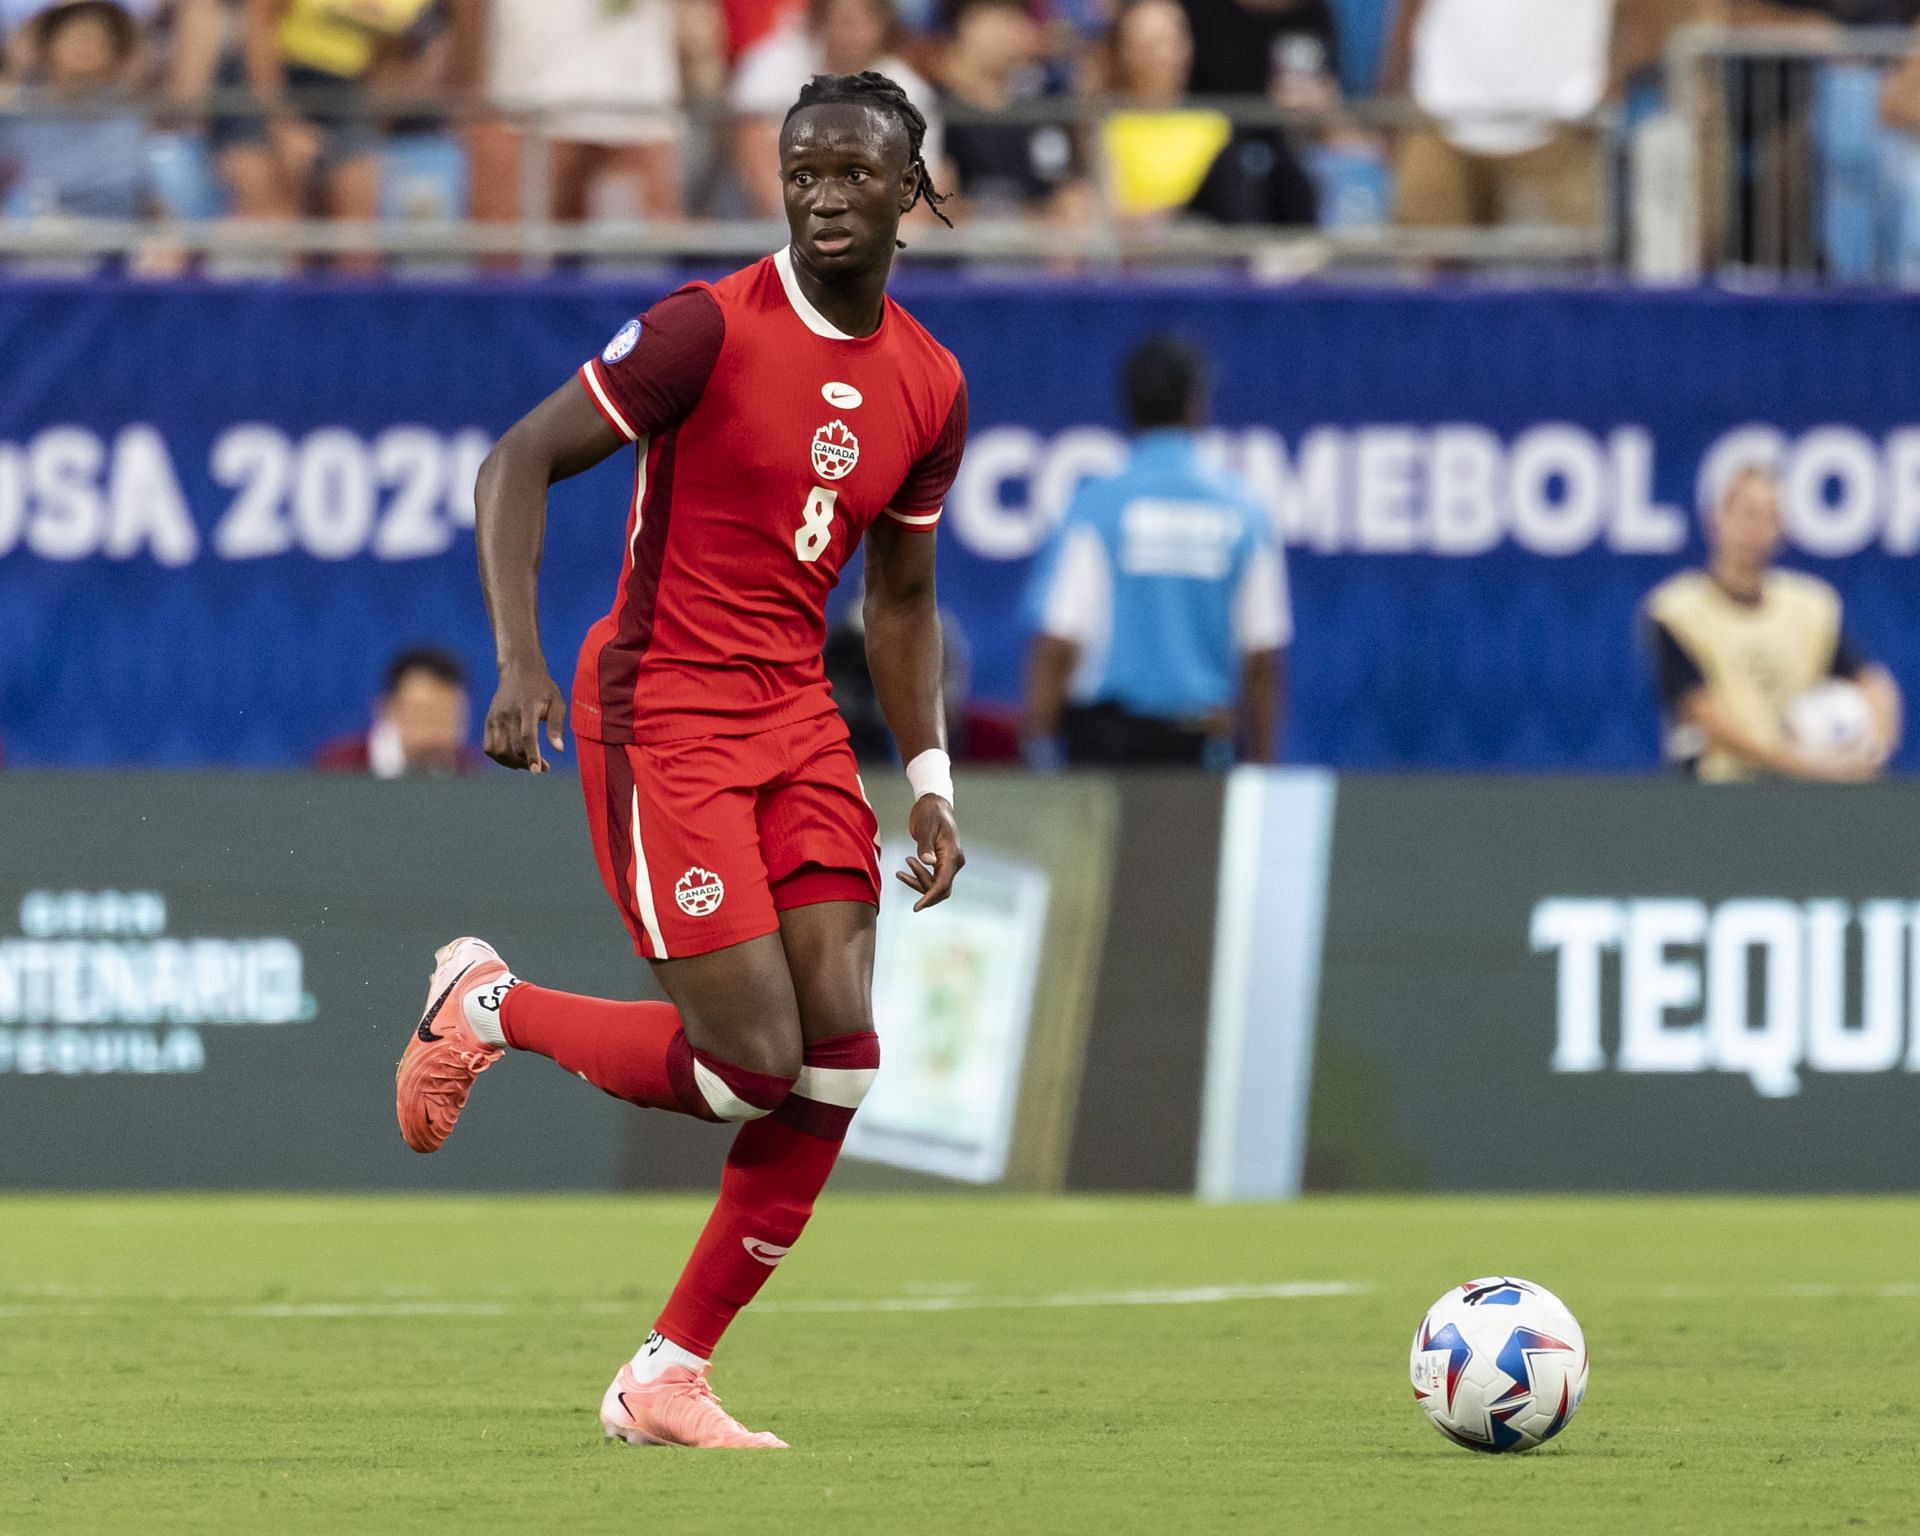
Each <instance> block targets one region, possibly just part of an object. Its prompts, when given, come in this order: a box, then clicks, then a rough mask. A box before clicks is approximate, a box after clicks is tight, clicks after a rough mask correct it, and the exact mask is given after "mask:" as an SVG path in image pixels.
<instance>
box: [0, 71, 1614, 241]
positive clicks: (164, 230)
mask: <svg viewBox="0 0 1920 1536" xmlns="http://www.w3.org/2000/svg"><path fill="white" fill-rule="evenodd" d="M302 105H303V103H302V101H301V100H300V98H299V97H298V96H297V95H294V94H292V93H290V95H289V98H288V101H287V106H288V107H290V108H293V109H298V108H299V107H301V106H302ZM313 105H314V106H315V107H316V109H324V111H325V112H326V113H327V114H328V115H331V116H334V117H340V116H343V115H349V114H354V115H360V116H364V117H366V118H369V119H372V120H375V121H376V122H377V123H381V124H384V123H389V122H394V121H412V122H426V123H430V124H432V125H434V129H433V131H431V132H429V133H427V134H424V135H411V136H402V137H398V138H393V139H389V140H387V141H386V142H385V144H384V146H383V151H382V152H383V154H384V155H386V157H387V162H388V163H387V166H386V173H387V174H386V180H387V182H388V191H387V193H386V194H385V195H383V200H382V201H383V207H382V216H381V217H379V218H377V219H374V220H371V221H350V220H338V219H319V218H303V219H296V220H284V221H283V220H242V219H238V218H233V217H229V216H227V215H226V214H225V212H224V210H223V207H222V194H221V192H220V189H219V187H218V183H217V180H216V173H215V168H214V164H213V159H212V156H211V154H210V152H209V151H207V150H206V149H205V147H204V144H203V140H202V136H201V132H200V130H199V128H198V125H199V124H203V123H205V122H208V121H213V120H217V119H219V118H222V117H241V116H258V115H259V113H260V106H259V103H258V102H257V101H255V100H254V99H253V98H251V97H250V96H249V95H247V94H246V93H244V92H221V93H215V94H214V95H212V96H210V97H208V98H207V99H206V100H205V101H204V102H196V103H194V106H193V110H192V112H191V113H190V114H187V116H188V117H190V118H191V120H192V121H193V123H194V125H195V126H192V127H175V128H172V129H169V128H167V127H166V126H165V125H167V124H180V123H182V121H183V113H182V108H181V105H180V103H179V102H178V101H177V100H173V99H163V98H159V97H145V98H138V97H113V98H109V99H102V100H97V101H95V100H74V99H70V98H60V97H55V96H52V95H49V94H47V93H44V92H39V93H36V92H31V91H20V92H16V93H13V94H11V95H8V96H4V97H0V129H4V127H5V126H6V122H7V120H8V119H10V118H32V117H54V118H64V119H72V120H74V121H76V122H85V121H88V120H94V121H98V120H100V119H102V118H106V117H126V116H128V115H129V114H139V115H144V116H145V117H146V118H147V120H148V121H149V122H150V123H152V124H155V125H159V126H157V127H156V129H155V131H154V133H153V135H152V140H151V144H150V155H151V157H152V159H153V160H154V163H155V165H156V168H157V171H158V173H159V181H160V182H161V183H162V186H161V195H160V198H159V202H158V210H157V212H156V214H155V216H153V217H147V218H138V219H110V218H86V217H79V216H75V215H72V214H68V213H63V212H58V211H47V210H46V209H45V208H44V207H37V206H36V205H35V200H34V198H33V196H32V195H31V189H29V188H25V187H22V186H20V185H15V186H14V187H13V189H12V191H11V193H10V194H8V195H7V196H6V197H5V200H4V201H0V262H5V263H7V264H8V265H9V266H10V267H11V268H12V269H14V270H19V269H20V267H21V266H22V265H23V264H25V265H27V266H28V267H29V268H32V267H34V266H52V267H54V268H55V269H58V267H59V264H60V263H62V262H65V263H69V264H73V263H84V262H88V261H94V260H98V259H101V258H123V259H126V260H128V261H129V262H131V263H139V262H141V261H143V260H148V264H149V265H150V266H153V267H154V268H156V269H159V270H167V269H169V267H170V266H171V265H173V264H177V263H179V262H182V261H203V262H204V263H205V264H206V265H207V266H208V267H209V268H212V269H215V270H221V269H227V270H233V271H236V272H246V271H249V270H253V271H258V270H261V269H267V270H271V269H273V268H274V267H275V266H276V264H277V265H278V267H280V268H281V269H284V268H286V267H287V266H289V265H291V264H294V263H297V262H300V261H302V260H306V259H310V258H324V257H327V256H334V255H343V254H357V255H367V254H375V255H378V256H380V257H381V258H383V259H387V260H390V261H393V262H395V263H398V264H400V265H402V266H411V267H426V268H428V269H436V270H446V269H449V268H450V269H453V270H459V269H460V268H461V266H462V265H463V264H471V263H475V262H482V263H489V264H492V265H500V264H508V265H512V266H515V267H517V268H519V269H521V270H530V271H539V270H543V269H546V268H549V267H551V266H553V265H554V264H556V263H560V262H570V263H579V262H585V263H590V264H591V263H601V264H606V265H610V266H619V265H647V264H654V265H658V264H673V263H687V262H703V261H725V260H732V259H739V258H743V257H751V256H757V255H760V254H763V253H764V252H765V251H767V250H768V249H770V248H772V247H773V246H775V245H777V244H778V243H780V241H781V239H782V238H784V231H783V229H782V226H781V225H780V224H779V223H777V222H773V221H768V220H762V219H756V218H750V217H740V216H724V215H723V216H720V217H700V216H695V217H692V218H689V219H687V220H686V221H684V222H665V221H653V222H647V221H642V220H639V219H637V218H606V217H601V218H593V219H590V220H587V221H584V222H562V221H557V220H553V219H550V218H540V217H533V218H523V219H520V220H518V221H516V222H512V223H487V222H482V221H479V220H474V219H469V218H467V217H465V216H464V212H463V209H462V207H461V204H462V203H463V201H464V193H463V190H461V189H458V188H457V187H456V186H455V183H457V182H459V181H460V180H461V179H463V177H464V169H463V162H462V158H461V155H460V153H459V149H458V141H457V131H458V129H459V128H460V127H461V126H462V125H464V124H467V123H471V122H474V121H478V120H488V121H493V122H505V123H508V124H510V125H512V126H513V127H515V128H517V129H518V130H520V132H521V135H522V139H521V143H522V154H521V164H520V182H521V197H520V202H521V206H522V207H525V208H545V207H547V206H549V199H548V196H547V192H548V187H549V182H550V151H551V143H552V140H553V138H554V135H553V134H552V132H551V128H550V124H551V123H552V122H553V121H554V120H555V119H557V118H559V117H560V116H562V115H564V114H577V113H580V112H591V113H594V114H596V115H608V116H617V115H623V114H624V115H630V116H643V117H648V118H655V117H657V115H658V113H657V109H650V110H645V111H641V110H638V109H635V108H633V107H632V106H631V105H629V104H623V103H617V102H614V103H602V102H593V101H582V102H574V103H569V104H567V105H566V106H565V107H564V108H559V107H549V108H546V109H543V110H539V111H535V110H526V109H515V108H513V107H511V106H506V107H503V106H502V105H501V104H499V103H497V102H492V101H485V100H482V99H479V98H476V97H471V96H454V95H449V96H435V97H433V98H430V99H421V98H399V97H374V98H369V99H367V100H366V101H364V102H362V103H357V104H356V103H342V102H339V101H337V100H334V99H331V98H329V99H327V100H325V101H323V102H315V103H313ZM1190 105H1191V106H1192V107H1193V108H1195V109H1200V110H1206V111H1210V112H1216V113H1218V114H1220V115H1221V116H1223V117H1224V118H1226V119H1227V120H1228V121H1229V122H1230V123H1231V124H1232V125H1233V127H1234V129H1235V130H1236V131H1238V130H1243V129H1281V130H1287V131H1290V132H1292V133H1294V134H1297V135H1299V136H1300V142H1301V143H1302V144H1303V145H1310V144H1311V143H1312V141H1313V140H1314V139H1315V138H1316V137H1317V136H1318V135H1321V134H1324V133H1327V132H1329V131H1336V130H1337V131H1339V132H1342V133H1344V134H1346V135H1348V136H1355V135H1358V136H1360V137H1361V138H1362V139H1364V140H1366V141H1368V142H1370V143H1371V144H1372V145H1373V146H1374V148H1373V150H1372V152H1371V160H1372V165H1373V170H1374V172H1375V174H1373V175H1371V176H1367V177H1363V178H1362V179H1363V180H1364V181H1365V182H1366V185H1365V186H1363V187H1361V188H1359V189H1358V190H1357V191H1354V189H1353V188H1352V186H1351V183H1350V182H1349V183H1348V184H1347V186H1346V189H1345V190H1347V191H1349V192H1353V195H1351V196H1343V195H1342V191H1343V188H1342V185H1341V183H1340V176H1341V172H1342V170H1343V169H1345V170H1347V171H1351V166H1347V167H1344V168H1343V167H1337V166H1336V167H1334V168H1332V169H1327V168H1326V167H1324V166H1322V165H1320V164H1318V163H1315V158H1314V155H1313V154H1312V152H1311V150H1308V152H1307V153H1306V154H1305V155H1304V156H1303V158H1305V159H1306V160H1308V161H1309V162H1310V163H1309V166H1308V168H1309V170H1310V171H1315V170H1318V171H1321V172H1322V174H1321V177H1320V180H1321V190H1322V194H1323V196H1322V202H1323V215H1322V220H1321V222H1320V223H1319V224H1318V225H1317V226H1312V227H1302V226H1277V225H1226V224H1220V223H1213V222H1205V221H1201V220H1197V219H1192V218H1173V219H1154V220H1150V221H1143V220H1137V219H1129V218H1126V217H1124V216H1122V215H1121V213H1120V212H1119V211H1118V209H1117V207H1116V202H1115V198H1114V195H1113V187H1112V185H1111V180H1110V177H1109V176H1108V175H1107V174H1106V160H1105V157H1104V155H1103V154H1101V153H1099V152H1098V151H1097V148H1096V147H1095V146H1094V144H1093V138H1094V135H1095V134H1096V133H1097V130H1098V127H1099V124H1100V123H1101V122H1102V121H1103V120H1104V119H1105V118H1106V117H1107V116H1108V115H1109V114H1110V113H1112V112H1115V111H1119V110H1128V108H1127V104H1125V103H1123V102H1120V101H1117V100H1114V99H1110V98H1055V99H1047V100H1042V101H1035V102H1030V103H1025V104H1022V105H1020V106H1017V107H1014V108H1012V109H1010V110H1009V111H1006V112H999V113H992V114H986V113H980V112H975V111H970V110H966V109H963V108H961V107H959V106H957V105H953V106H947V107H944V108H943V120H944V122H945V123H946V124H947V125H948V126H949V127H956V126H962V125H969V124H974V123H981V122H993V123H1007V122H1032V123H1036V124H1046V123H1053V124H1059V125H1060V126H1062V127H1064V128H1066V129H1068V130H1069V131H1070V132H1073V133H1075V134H1077V135H1079V136H1080V137H1081V140H1082V144H1083V159H1084V161H1085V163H1086V164H1087V165H1088V166H1089V168H1090V170H1091V172H1092V174H1091V175H1090V177H1089V180H1090V183H1091V186H1092V189H1093V193H1094V195H1093V197H1092V198H1091V199H1090V200H1089V201H1090V204H1091V212H1090V214H1089V215H1088V217H1087V218H1086V220H1085V221H1084V222H1077V223H1063V222H1051V221H1047V220H1043V219H1040V218H1032V217H1022V216H997V215H981V216H974V217H969V218H966V219H963V220H962V221H961V222H960V227H959V228H958V229H956V230H954V231H952V232H951V233H948V232H944V231H943V232H942V233H941V235H940V238H939V240H938V241H937V242H934V241H930V240H928V241H922V242H917V243H918V244H919V245H920V251H918V252H916V254H926V255H930V256H935V257H938V258H940V259H942V260H947V261H957V262H963V263H973V264H994V263H1005V264H1008V265H1011V266H1049V265H1050V266H1054V267H1061V268H1069V269H1072V270H1076V271H1081V272H1085V271H1088V270H1095V271H1098V270H1102V269H1105V270H1120V269H1125V268H1136V267H1167V266H1176V267H1182V268H1188V269H1195V268H1197V269H1206V268H1210V267H1236V268H1237V267H1247V266H1251V267H1252V268H1253V269H1254V270H1255V271H1256V272H1259V273H1261V274H1263V275H1267V276H1273V277H1287V276H1292V275H1298V274H1304V273H1308V272H1313V271H1320V270H1329V271H1334V272H1372V273H1381V272H1384V273H1410V274H1419V273H1424V272H1426V271H1428V270H1430V269H1432V268H1433V267H1434V266H1436V265H1438V266H1446V267H1449V268H1492V269H1497V270H1499V271H1501V272H1502V273H1506V274H1511V275H1514V276H1516V277H1525V276H1526V275H1528V274H1551V275H1564V274H1566V273H1568V272H1576V273H1580V272H1584V273H1603V272H1606V271H1609V270H1612V269H1614V268H1616V267H1617V266H1618V264H1619V260H1620V256H1621V253H1622V252H1623V250H1624V246H1623V242H1622V231H1621V225H1620V221H1619V216H1618V207H1619V199H1618V196H1617V195H1616V192H1615V188H1616V187H1617V185H1618V160H1619V154H1620V149H1621V144H1622V140H1621V138H1620V133H1619V127H1620V123H1619V118H1618V116H1617V114H1614V113H1612V112H1611V111H1609V112H1606V113H1603V114H1600V115H1597V116H1595V117H1594V118H1592V119H1590V120H1588V121H1587V122H1585V123H1582V124H1580V125H1577V126H1580V127H1582V128H1583V129H1586V130H1589V131H1591V132H1593V133H1595V134H1596V135H1598V136H1599V138H1600V141H1601V143H1602V145H1603V147H1604V149H1605V151H1606V152H1605V153H1604V154H1603V156H1602V157H1601V158H1602V162H1603V176H1604V179H1605V181H1606V183H1607V185H1606V187H1605V188H1604V189H1603V191H1604V195H1603V196H1602V197H1601V198H1600V199H1599V204H1600V207H1601V209H1602V210H1603V211H1602V217H1601V220H1600V222H1599V223H1598V224H1597V225H1596V226H1595V227H1593V228H1590V229H1572V228H1557V227H1553V226H1549V225H1528V226H1512V227H1505V228H1494V229H1486V228H1460V229H1405V228H1399V227H1396V226H1395V225H1393V223H1392V222H1391V206H1390V205H1391V197H1390V193H1389V190H1388V188H1389V186H1390V179H1389V178H1390V170H1389V162H1390V158H1391V157H1390V155H1389V154H1388V153H1387V152H1386V151H1385V150H1384V149H1383V148H1381V147H1380V146H1382V145H1384V144H1385V143H1386V142H1388V141H1389V140H1390V137H1391V135H1392V134H1393V133H1394V132H1395V131H1397V130H1400V129H1404V128H1406V127H1409V126H1411V125H1413V124H1415V123H1417V122H1422V121H1424V119H1422V118H1421V117H1420V116H1419V114H1418V113H1417V112H1415V111H1414V110H1413V109H1412V108H1411V107H1410V106H1407V105H1405V104H1402V103H1397V102H1389V101H1366V102H1356V103H1348V104H1345V105H1343V106H1341V107H1340V108H1339V109H1338V110H1337V111H1336V112H1331V113H1311V112H1300V111H1294V110H1289V109H1284V108H1280V107H1276V106H1274V105H1273V104H1271V103H1270V102H1268V101H1266V100H1265V99H1264V98H1257V97H1254V98H1208V99H1206V100H1196V101H1194V102H1192V103H1190ZM684 115H685V118H686V127H687V129H688V133H687V135H686V138H687V141H688V142H689V144H697V145H698V146H699V151H698V154H697V155H696V157H695V158H697V159H699V160H701V161H704V162H705V164H706V166H707V168H708V172H709V175H708V178H707V179H708V181H709V182H710V183H720V182H723V181H724V180H725V177H726V175H727V170H726V167H728V166H729V165H730V161H731V154H730V147H731V146H730V136H729V134H728V131H727V130H728V129H729V127H730V125H731V115H730V114H729V113H728V112H727V111H726V110H725V109H724V108H720V107H715V106H712V105H707V106H698V105H696V106H693V107H690V108H688V109H687V110H686V112H685V114H684ZM405 144H411V145H426V144H437V145H438V146H439V147H440V148H441V149H443V150H444V151H445V153H444V154H441V155H428V156H427V157H426V158H425V160H424V162H423V163H424V167H425V169H424V171H421V172H419V173H417V174H418V175H419V176H420V177H421V180H420V181H419V182H417V185H419V186H420V187H422V188H423V189H424V195H422V196H418V197H412V198H409V197H408V196H406V195H405V193H404V192H402V193H401V194H400V195H394V193H393V183H394V182H395V181H396V180H401V181H404V180H405V178H406V177H408V176H409V175H413V174H416V173H415V171H414V170H413V169H412V168H411V167H410V166H409V165H407V164H406V163H404V157H403V156H402V155H400V154H397V153H396V149H397V147H398V146H401V145H405ZM1333 158H1334V159H1336V160H1337V159H1338V158H1339V157H1338V156H1335V157H1333ZM1361 158H1362V159H1365V158H1368V156H1367V155H1366V154H1363V155H1362V156H1361ZM0 190H3V189H0ZM1329 193H1331V194H1332V195H1331V196H1329V195H1328V194H1329ZM695 201H696V202H697V203H704V202H708V201H711V199H708V198H705V197H699V198H696V199H695ZM718 201H719V204H720V205H721V206H723V207H724V206H726V205H727V204H728V202H729V199H727V198H725V197H722V198H720V199H719V200H718ZM730 201H731V204H732V206H734V207H735V208H737V207H739V206H741V204H742V201H743V200H742V199H740V198H739V197H738V196H736V197H734V198H732V199H731V200H730ZM156 256H158V257H160V258H161V259H160V260H157V261H154V260H150V258H154V257H156Z"/></svg>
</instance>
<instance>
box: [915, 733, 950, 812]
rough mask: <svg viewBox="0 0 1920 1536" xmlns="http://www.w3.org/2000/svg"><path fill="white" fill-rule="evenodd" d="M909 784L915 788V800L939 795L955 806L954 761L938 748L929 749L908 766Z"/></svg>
mask: <svg viewBox="0 0 1920 1536" xmlns="http://www.w3.org/2000/svg"><path fill="white" fill-rule="evenodd" d="M907 782H908V783H909V784H911V785H912V786H913V798H914V799H915V800H918V799H919V798H920V797H921V796H922V795H938V796H939V797H940V798H941V799H942V800H944V801H946V802H947V804H949V805H951V804H953V759H952V758H950V757H948V756H947V754H946V753H944V752H942V751H941V750H940V749H939V748H938V747H928V748H927V750H926V751H924V752H922V753H921V754H920V755H919V756H918V757H916V758H915V759H914V760H913V761H912V762H910V763H908V764H907Z"/></svg>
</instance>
